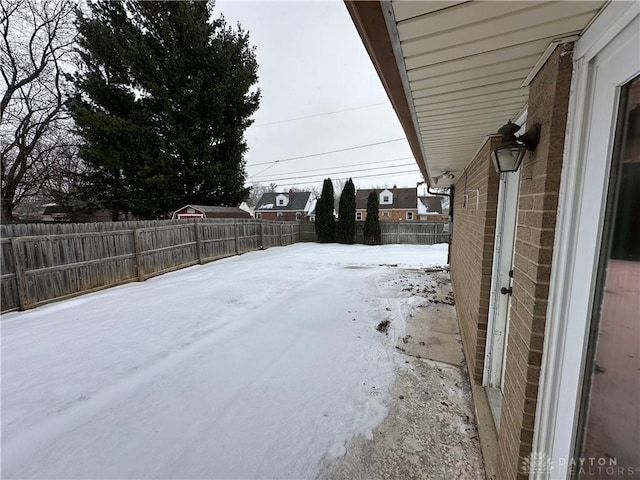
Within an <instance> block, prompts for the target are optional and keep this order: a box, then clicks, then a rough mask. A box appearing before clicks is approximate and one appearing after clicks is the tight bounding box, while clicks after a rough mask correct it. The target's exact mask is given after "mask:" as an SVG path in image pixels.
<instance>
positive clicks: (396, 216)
mask: <svg viewBox="0 0 640 480" xmlns="http://www.w3.org/2000/svg"><path fill="white" fill-rule="evenodd" d="M383 211H385V212H389V215H388V216H386V217H383V216H382V212H383ZM357 212H360V213H362V220H363V221H364V220H366V219H367V210H366V209H364V210H363V209H357V210H356V213H357ZM407 212H412V213H413V219H412V220H407ZM378 219H379V220H380V221H381V222H391V221H393V222H398V221H405V222H406V221H413V222H416V221H418V209H417V208H415V209H395V208H394V209H390V208H383V207H382V206H380V208H379V210H378Z"/></svg>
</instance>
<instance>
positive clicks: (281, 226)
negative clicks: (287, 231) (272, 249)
mask: <svg viewBox="0 0 640 480" xmlns="http://www.w3.org/2000/svg"><path fill="white" fill-rule="evenodd" d="M283 235H284V224H283V223H282V222H280V246H283V245H284V242H283V241H282V236H283Z"/></svg>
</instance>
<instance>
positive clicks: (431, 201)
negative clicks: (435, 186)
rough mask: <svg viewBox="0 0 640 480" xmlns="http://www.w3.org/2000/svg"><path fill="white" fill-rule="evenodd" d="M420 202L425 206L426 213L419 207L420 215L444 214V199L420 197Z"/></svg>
mask: <svg viewBox="0 0 640 480" xmlns="http://www.w3.org/2000/svg"><path fill="white" fill-rule="evenodd" d="M418 201H419V202H420V203H421V204H422V205H423V206H424V213H422V211H421V210H422V209H421V208H420V205H418V213H419V214H421V215H424V214H427V213H442V197H433V196H432V197H418Z"/></svg>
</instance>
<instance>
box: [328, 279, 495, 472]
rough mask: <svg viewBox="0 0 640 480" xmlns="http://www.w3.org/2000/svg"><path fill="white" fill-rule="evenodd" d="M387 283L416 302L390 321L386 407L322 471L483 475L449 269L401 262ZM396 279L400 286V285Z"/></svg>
mask: <svg viewBox="0 0 640 480" xmlns="http://www.w3.org/2000/svg"><path fill="white" fill-rule="evenodd" d="M390 283H391V284H390V285H389V287H390V290H391V289H393V290H396V291H400V292H401V295H406V296H414V297H416V299H417V302H416V304H415V305H416V306H415V308H413V310H412V311H411V312H410V313H409V314H408V315H407V317H406V318H404V319H396V320H395V321H392V322H391V324H390V325H389V329H388V331H387V335H389V336H391V337H392V338H391V340H392V341H394V342H395V343H396V345H395V347H396V351H397V353H398V355H399V359H398V360H399V361H398V364H399V365H398V372H397V376H396V380H395V382H394V384H393V386H392V392H391V398H392V401H391V403H390V405H389V413H388V415H387V417H386V419H385V420H384V422H383V423H382V424H381V425H379V426H378V427H377V428H376V429H375V430H374V433H373V438H363V437H358V438H357V439H355V440H354V441H352V442H350V443H349V444H348V445H347V446H346V447H347V448H346V450H347V452H346V454H345V455H344V456H343V457H341V458H339V459H337V460H334V461H332V462H328V463H327V464H326V465H325V468H324V470H323V472H322V474H321V475H320V476H319V478H321V479H345V480H346V479H350V480H358V479H362V480H364V479H367V480H373V479H403V480H412V479H443V480H445V479H446V480H449V479H457V480H464V479H469V480H482V479H484V478H485V470H484V466H483V460H482V454H481V451H480V442H479V437H478V431H477V427H476V419H475V415H474V406H473V400H472V395H471V387H470V383H469V378H468V375H467V370H466V365H465V361H464V356H463V353H462V342H461V338H460V334H459V331H458V324H457V320H456V316H455V307H454V306H453V304H454V303H453V302H454V300H453V292H452V291H451V287H450V281H449V275H448V273H447V272H442V271H440V272H430V271H428V270H426V271H425V270H424V269H422V270H418V269H401V270H400V269H399V270H398V276H397V277H396V279H395V280H391V281H390ZM398 286H400V287H401V288H400V289H398Z"/></svg>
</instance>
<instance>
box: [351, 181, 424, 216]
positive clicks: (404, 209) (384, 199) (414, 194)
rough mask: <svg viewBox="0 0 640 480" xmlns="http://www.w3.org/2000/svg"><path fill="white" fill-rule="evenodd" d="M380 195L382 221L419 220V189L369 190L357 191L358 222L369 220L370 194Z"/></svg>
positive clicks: (379, 212) (379, 208)
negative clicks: (368, 200)
mask: <svg viewBox="0 0 640 480" xmlns="http://www.w3.org/2000/svg"><path fill="white" fill-rule="evenodd" d="M371 192H376V194H377V195H378V203H379V204H380V205H379V207H378V218H379V219H380V220H381V221H396V222H397V221H400V220H404V221H414V220H418V189H417V188H415V187H414V188H398V187H396V186H394V187H393V188H391V189H387V188H384V189H368V190H357V191H356V220H357V221H360V220H366V218H367V198H369V193H371Z"/></svg>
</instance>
